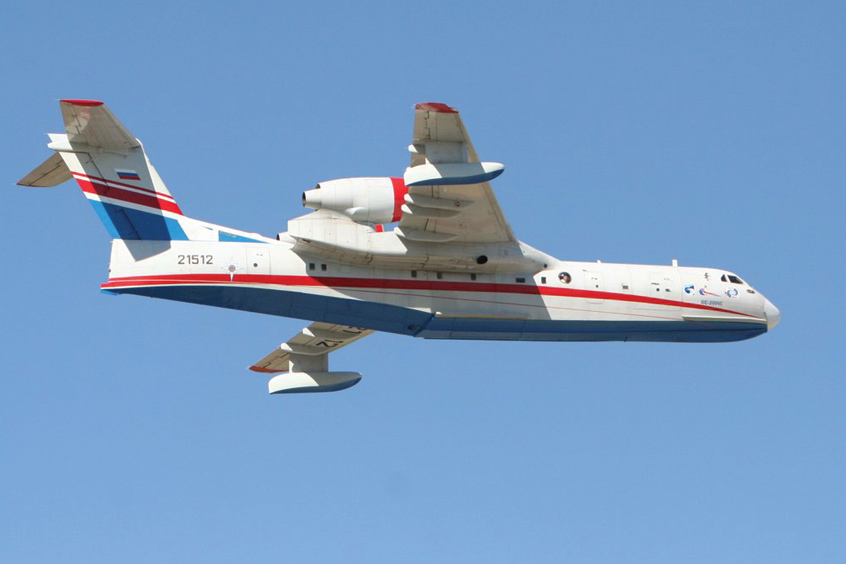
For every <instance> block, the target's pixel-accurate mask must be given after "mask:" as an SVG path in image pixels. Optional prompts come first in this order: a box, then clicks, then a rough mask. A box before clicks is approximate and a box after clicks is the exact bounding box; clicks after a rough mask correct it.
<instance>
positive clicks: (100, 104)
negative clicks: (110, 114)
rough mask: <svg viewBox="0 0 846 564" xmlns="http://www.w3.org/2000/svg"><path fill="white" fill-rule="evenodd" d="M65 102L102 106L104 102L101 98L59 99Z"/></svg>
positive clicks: (76, 104) (77, 104) (75, 104)
mask: <svg viewBox="0 0 846 564" xmlns="http://www.w3.org/2000/svg"><path fill="white" fill-rule="evenodd" d="M59 101H60V102H62V103H63V104H73V105H74V106H89V107H90V106H102V105H103V102H100V101H99V100H59Z"/></svg>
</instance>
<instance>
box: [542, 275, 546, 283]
mask: <svg viewBox="0 0 846 564" xmlns="http://www.w3.org/2000/svg"><path fill="white" fill-rule="evenodd" d="M541 284H546V276H541Z"/></svg>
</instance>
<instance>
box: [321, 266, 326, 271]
mask: <svg viewBox="0 0 846 564" xmlns="http://www.w3.org/2000/svg"><path fill="white" fill-rule="evenodd" d="M320 270H322V271H324V272H325V271H326V265H325V264H321V265H320Z"/></svg>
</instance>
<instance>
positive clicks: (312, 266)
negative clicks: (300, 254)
mask: <svg viewBox="0 0 846 564" xmlns="http://www.w3.org/2000/svg"><path fill="white" fill-rule="evenodd" d="M308 269H309V270H314V263H313V262H310V263H308Z"/></svg>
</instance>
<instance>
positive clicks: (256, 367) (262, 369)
mask: <svg viewBox="0 0 846 564" xmlns="http://www.w3.org/2000/svg"><path fill="white" fill-rule="evenodd" d="M249 369H250V370H252V371H253V372H261V373H263V374H276V373H277V372H279V371H278V370H268V369H267V368H262V367H261V366H256V365H253V366H250V367H249Z"/></svg>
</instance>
